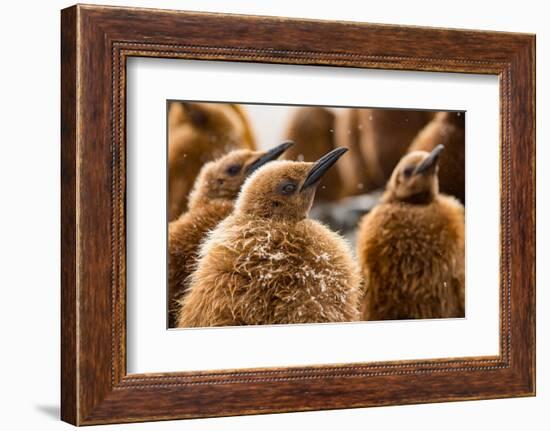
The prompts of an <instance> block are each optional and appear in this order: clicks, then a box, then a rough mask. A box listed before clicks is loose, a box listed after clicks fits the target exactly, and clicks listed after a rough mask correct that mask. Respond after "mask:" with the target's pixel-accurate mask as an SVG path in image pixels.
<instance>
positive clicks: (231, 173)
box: [225, 165, 241, 177]
mask: <svg viewBox="0 0 550 431" xmlns="http://www.w3.org/2000/svg"><path fill="white" fill-rule="evenodd" d="M239 172H241V166H240V165H231V166H229V167H228V168H227V169H226V170H225V173H226V174H227V175H229V176H231V177H234V176H235V175H237V174H238V173H239Z"/></svg>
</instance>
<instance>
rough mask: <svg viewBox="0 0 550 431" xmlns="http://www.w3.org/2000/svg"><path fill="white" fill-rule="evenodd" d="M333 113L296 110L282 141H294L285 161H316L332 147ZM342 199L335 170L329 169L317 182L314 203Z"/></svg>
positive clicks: (314, 108) (315, 108)
mask: <svg viewBox="0 0 550 431" xmlns="http://www.w3.org/2000/svg"><path fill="white" fill-rule="evenodd" d="M334 128H335V114H334V112H332V111H331V110H329V109H327V108H324V107H322V106H305V107H301V108H298V109H297V110H296V111H295V112H294V114H293V116H292V118H291V119H290V123H289V125H288V129H287V131H286V134H285V139H290V140H291V141H294V142H296V145H295V146H294V147H292V148H291V149H290V150H289V151H287V152H286V154H285V159H287V160H297V161H304V160H317V159H319V158H320V157H322V156H323V154H326V153H328V152H329V151H331V150H333V149H334V148H336V144H335V141H336V140H335V133H334ZM341 197H342V179H341V178H340V172H339V171H338V169H331V170H329V171H328V172H327V173H326V175H325V176H324V177H323V179H322V180H321V182H320V184H319V186H318V187H317V192H316V194H315V202H330V201H334V200H338V199H340V198H341Z"/></svg>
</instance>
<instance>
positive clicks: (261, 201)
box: [235, 148, 347, 221]
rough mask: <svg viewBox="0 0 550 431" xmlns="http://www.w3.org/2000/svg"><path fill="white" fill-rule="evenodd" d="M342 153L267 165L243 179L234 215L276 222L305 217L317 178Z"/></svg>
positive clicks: (338, 151) (337, 151) (334, 151)
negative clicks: (308, 160)
mask: <svg viewBox="0 0 550 431" xmlns="http://www.w3.org/2000/svg"><path fill="white" fill-rule="evenodd" d="M346 151H347V148H337V149H335V150H333V151H331V152H329V153H327V154H325V155H324V156H323V157H321V158H320V159H319V160H317V161H316V162H313V163H311V162H293V161H289V160H284V161H277V162H273V163H269V164H267V165H266V166H264V167H262V168H260V169H258V171H257V172H256V173H254V174H253V175H251V176H250V178H248V179H247V180H246V182H245V184H244V185H243V188H242V190H241V193H240V195H239V197H238V199H237V202H236V205H235V212H236V213H237V214H240V215H245V216H246V215H252V216H256V217H262V218H269V219H277V220H289V221H299V220H302V219H304V218H306V217H307V214H308V212H309V210H310V208H311V206H312V204H313V199H314V197H315V190H316V188H317V185H318V184H319V182H320V180H321V178H322V177H323V175H324V174H325V173H326V172H327V171H328V169H329V168H330V167H331V166H332V165H334V164H335V163H336V161H337V160H338V159H339V158H340V157H341V156H342V154H344V153H345V152H346Z"/></svg>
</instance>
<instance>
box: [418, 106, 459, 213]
mask: <svg viewBox="0 0 550 431" xmlns="http://www.w3.org/2000/svg"><path fill="white" fill-rule="evenodd" d="M465 143H466V142H465V115H464V112H439V113H438V114H437V115H436V116H435V118H434V119H433V120H432V121H430V122H429V123H428V124H427V125H426V126H425V127H424V128H423V129H422V130H421V131H420V132H419V133H418V135H417V136H416V138H415V139H414V141H413V142H412V144H411V146H410V148H409V151H432V150H433V149H434V148H435V147H437V146H438V145H444V146H445V152H444V153H443V154H442V155H441V160H440V161H439V166H440V167H441V172H440V174H439V188H440V190H441V191H442V192H443V193H446V194H449V195H453V196H455V197H457V198H458V199H460V201H461V202H462V203H464V202H465V181H464V166H465V165H464V147H465Z"/></svg>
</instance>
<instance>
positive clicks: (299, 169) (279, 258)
mask: <svg viewBox="0 0 550 431" xmlns="http://www.w3.org/2000/svg"><path fill="white" fill-rule="evenodd" d="M345 151H346V149H344V148H339V149H336V150H333V151H331V152H330V153H328V154H326V155H325V156H323V157H322V158H321V159H319V160H318V161H317V162H316V163H306V162H293V161H276V162H273V163H269V164H267V165H266V166H264V167H262V168H260V169H258V171H257V172H256V173H254V174H253V175H252V176H250V177H249V178H248V179H247V180H246V182H245V184H244V185H243V188H242V190H241V193H240V194H239V197H238V198H237V201H236V203H235V210H234V211H233V213H232V214H231V215H230V216H229V217H227V218H226V219H225V220H224V221H222V222H221V223H220V224H219V225H218V226H217V228H216V229H215V230H214V231H212V232H211V233H210V234H209V237H208V240H207V241H205V242H204V243H203V245H202V247H201V250H200V257H199V262H198V265H197V269H196V271H195V272H194V273H193V274H192V275H191V282H190V287H189V292H188V294H187V295H186V297H185V299H184V301H183V306H182V311H181V314H180V316H179V321H178V326H179V327H201V326H226V325H265V324H290V323H314V322H315V323H318V322H348V321H353V320H357V319H358V317H359V315H358V305H359V298H360V288H359V285H360V276H359V269H358V267H357V264H356V263H355V261H354V259H353V257H352V254H351V251H350V250H349V248H348V245H347V243H346V242H345V241H344V239H343V238H342V237H340V236H339V235H338V234H337V233H335V232H333V231H331V230H329V229H328V228H326V227H325V226H324V225H322V224H320V223H319V222H317V221H314V220H312V219H309V218H308V217H307V215H308V211H309V209H310V208H311V205H312V203H313V199H314V197H315V189H316V186H317V185H318V184H319V181H320V180H321V178H322V176H323V174H324V173H325V172H326V171H327V170H328V169H329V168H330V167H331V166H332V165H333V164H334V163H336V161H337V160H338V158H339V157H340V156H341V155H342V154H343V153H344V152H345Z"/></svg>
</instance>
